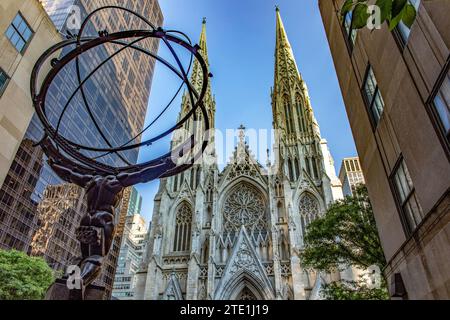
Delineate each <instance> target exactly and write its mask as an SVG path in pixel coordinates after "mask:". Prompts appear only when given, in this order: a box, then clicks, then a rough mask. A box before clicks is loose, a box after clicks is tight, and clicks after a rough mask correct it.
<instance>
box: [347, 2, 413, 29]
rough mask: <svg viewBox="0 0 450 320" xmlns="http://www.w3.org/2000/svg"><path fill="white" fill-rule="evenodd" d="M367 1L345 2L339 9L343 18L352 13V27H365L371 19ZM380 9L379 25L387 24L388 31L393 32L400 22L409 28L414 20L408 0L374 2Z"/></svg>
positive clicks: (411, 6)
mask: <svg viewBox="0 0 450 320" xmlns="http://www.w3.org/2000/svg"><path fill="white" fill-rule="evenodd" d="M368 2H369V1H368V0H346V1H345V2H344V5H343V6H342V9H341V14H342V15H343V16H345V15H346V14H347V13H348V12H349V11H352V12H353V18H352V27H353V28H354V29H361V28H364V27H365V26H367V21H368V20H369V18H370V17H371V13H370V9H369V3H368ZM375 5H377V6H378V7H379V8H380V14H381V16H380V20H381V21H380V23H383V22H385V21H386V22H387V23H388V25H389V29H390V30H393V29H394V28H395V27H396V26H397V25H398V24H399V23H400V21H402V22H403V23H404V24H405V25H406V26H408V28H411V26H412V24H413V23H414V21H415V19H416V15H417V13H416V8H415V7H414V6H413V5H412V4H411V3H410V2H409V0H377V1H376V2H375Z"/></svg>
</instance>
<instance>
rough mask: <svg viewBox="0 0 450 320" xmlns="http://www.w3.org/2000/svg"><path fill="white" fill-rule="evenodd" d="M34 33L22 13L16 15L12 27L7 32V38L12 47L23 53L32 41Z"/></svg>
mask: <svg viewBox="0 0 450 320" xmlns="http://www.w3.org/2000/svg"><path fill="white" fill-rule="evenodd" d="M32 35H33V31H31V28H30V26H29V25H28V23H27V22H26V21H25V19H24V18H23V16H22V15H21V14H20V12H19V13H18V14H17V15H16V17H15V18H14V20H13V22H12V23H11V25H10V26H9V27H8V29H7V30H6V37H7V38H8V39H9V41H11V43H12V45H13V46H14V47H15V48H16V49H17V51H19V52H20V53H22V52H23V51H24V49H25V46H26V45H27V43H28V41H29V40H30V39H31V36H32Z"/></svg>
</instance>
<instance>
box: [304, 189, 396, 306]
mask: <svg viewBox="0 0 450 320" xmlns="http://www.w3.org/2000/svg"><path fill="white" fill-rule="evenodd" d="M304 242H305V246H304V249H303V251H302V253H301V258H302V262H303V265H304V266H305V267H306V268H313V269H316V270H319V271H324V272H332V271H336V270H343V269H345V268H347V267H349V266H351V265H352V266H357V267H360V268H361V269H366V268H368V267H370V266H373V265H376V266H378V267H379V268H380V270H382V269H383V267H384V266H385V264H386V260H385V257H384V254H383V250H382V248H381V243H380V239H379V237H378V231H377V228H376V224H375V218H374V216H373V212H372V206H371V205H370V200H369V196H368V194H367V189H366V187H365V186H359V187H357V188H356V190H355V191H354V193H353V196H347V197H345V199H343V200H339V201H337V202H335V203H333V204H332V205H331V206H330V207H329V209H328V210H327V213H326V214H325V215H324V216H323V217H321V218H318V219H316V220H314V221H313V222H311V224H310V225H309V226H308V227H307V229H306V234H305V237H304ZM382 286H383V288H381V291H380V292H384V293H386V289H385V281H384V278H383V277H382ZM323 289H324V290H323V293H324V295H325V296H326V297H327V298H330V299H333V298H336V297H337V296H342V297H344V296H346V297H347V298H349V299H350V298H352V297H353V298H356V297H363V296H365V297H366V298H370V297H371V296H376V294H377V292H378V290H375V289H374V290H375V291H373V292H371V293H370V294H369V291H370V290H371V289H369V288H367V286H364V285H363V282H361V281H360V282H354V283H348V282H347V283H344V282H338V283H334V284H329V285H325V287H324V288H323ZM331 292H335V294H336V295H333V294H331ZM380 292H378V293H380ZM344 293H345V295H344ZM378 297H379V298H384V297H387V296H386V294H382V295H378Z"/></svg>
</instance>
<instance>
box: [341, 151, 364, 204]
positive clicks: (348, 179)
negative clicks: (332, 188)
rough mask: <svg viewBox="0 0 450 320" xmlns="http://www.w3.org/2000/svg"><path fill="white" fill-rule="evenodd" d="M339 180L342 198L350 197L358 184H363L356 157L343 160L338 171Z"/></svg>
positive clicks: (359, 165)
mask: <svg viewBox="0 0 450 320" xmlns="http://www.w3.org/2000/svg"><path fill="white" fill-rule="evenodd" d="M339 180H341V183H342V193H343V194H344V196H348V195H352V194H353V190H354V189H355V188H356V186H358V185H359V184H364V183H365V181H364V174H363V172H362V169H361V164H360V163H359V158H358V157H351V158H344V159H343V160H342V164H341V169H340V170H339Z"/></svg>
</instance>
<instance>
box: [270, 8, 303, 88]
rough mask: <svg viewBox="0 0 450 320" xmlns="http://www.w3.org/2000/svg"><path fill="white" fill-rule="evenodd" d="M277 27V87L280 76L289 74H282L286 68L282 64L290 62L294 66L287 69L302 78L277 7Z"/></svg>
mask: <svg viewBox="0 0 450 320" xmlns="http://www.w3.org/2000/svg"><path fill="white" fill-rule="evenodd" d="M276 16H277V27H276V47H275V88H276V84H277V82H279V81H281V79H280V78H282V77H284V76H287V75H286V74H284V75H283V74H281V72H283V71H282V70H284V69H283V68H282V65H281V64H285V65H286V64H290V65H292V66H293V67H294V68H292V69H290V70H286V71H290V72H293V73H295V76H296V77H298V78H300V73H299V72H298V68H297V63H296V62H295V58H294V53H293V52H292V47H291V44H290V42H289V39H288V37H287V34H286V30H285V28H284V24H283V20H282V19H281V14H280V9H279V8H278V6H277V7H276Z"/></svg>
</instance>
